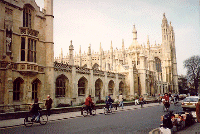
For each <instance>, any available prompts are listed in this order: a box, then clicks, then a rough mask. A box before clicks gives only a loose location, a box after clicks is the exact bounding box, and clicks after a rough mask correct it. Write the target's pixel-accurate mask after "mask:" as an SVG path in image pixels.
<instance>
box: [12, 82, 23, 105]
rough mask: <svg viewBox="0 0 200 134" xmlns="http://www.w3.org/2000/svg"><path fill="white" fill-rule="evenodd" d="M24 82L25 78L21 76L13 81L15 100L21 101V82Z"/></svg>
mask: <svg viewBox="0 0 200 134" xmlns="http://www.w3.org/2000/svg"><path fill="white" fill-rule="evenodd" d="M22 83H23V80H22V79H21V78H17V79H16V80H15V81H14V82H13V101H20V99H21V98H22V93H21V84H22Z"/></svg>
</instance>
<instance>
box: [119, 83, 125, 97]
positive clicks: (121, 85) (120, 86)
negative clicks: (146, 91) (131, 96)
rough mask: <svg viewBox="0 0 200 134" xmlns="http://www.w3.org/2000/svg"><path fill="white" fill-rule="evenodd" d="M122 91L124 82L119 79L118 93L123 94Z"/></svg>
mask: <svg viewBox="0 0 200 134" xmlns="http://www.w3.org/2000/svg"><path fill="white" fill-rule="evenodd" d="M123 91H124V83H123V82H122V81H121V82H120V83H119V94H121V93H122V94H123Z"/></svg>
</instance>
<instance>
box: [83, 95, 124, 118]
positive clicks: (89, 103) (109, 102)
mask: <svg viewBox="0 0 200 134" xmlns="http://www.w3.org/2000/svg"><path fill="white" fill-rule="evenodd" d="M113 102H114V101H113V99H112V98H111V96H110V94H109V95H108V96H106V99H105V103H106V108H107V109H109V108H112V107H113V106H112V103H113ZM85 105H86V110H87V111H89V112H90V115H92V109H93V108H94V103H93V102H92V98H91V95H89V96H88V97H87V98H86V99H85ZM119 107H122V109H123V107H124V104H123V95H122V94H120V95H119Z"/></svg>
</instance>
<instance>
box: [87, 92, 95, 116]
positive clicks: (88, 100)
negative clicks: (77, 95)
mask: <svg viewBox="0 0 200 134" xmlns="http://www.w3.org/2000/svg"><path fill="white" fill-rule="evenodd" d="M85 105H86V110H87V111H88V110H89V112H90V115H92V108H93V107H94V103H93V102H92V99H91V95H89V96H88V97H87V98H86V99H85Z"/></svg>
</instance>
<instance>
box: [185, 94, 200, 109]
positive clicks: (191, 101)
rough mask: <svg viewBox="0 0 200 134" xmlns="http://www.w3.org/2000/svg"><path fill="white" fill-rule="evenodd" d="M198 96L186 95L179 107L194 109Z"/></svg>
mask: <svg viewBox="0 0 200 134" xmlns="http://www.w3.org/2000/svg"><path fill="white" fill-rule="evenodd" d="M198 100H199V96H190V97H186V98H185V99H184V100H183V101H182V104H181V107H182V108H183V110H184V111H185V110H186V109H196V104H197V103H198Z"/></svg>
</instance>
